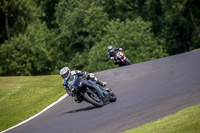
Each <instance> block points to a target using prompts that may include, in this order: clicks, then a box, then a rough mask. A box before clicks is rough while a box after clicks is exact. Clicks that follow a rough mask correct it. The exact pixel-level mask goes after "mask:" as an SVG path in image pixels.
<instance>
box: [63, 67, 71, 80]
mask: <svg viewBox="0 0 200 133" xmlns="http://www.w3.org/2000/svg"><path fill="white" fill-rule="evenodd" d="M70 74H71V71H70V69H69V68H68V67H63V68H62V69H60V75H61V76H62V77H63V79H65V80H68V79H69V76H70Z"/></svg>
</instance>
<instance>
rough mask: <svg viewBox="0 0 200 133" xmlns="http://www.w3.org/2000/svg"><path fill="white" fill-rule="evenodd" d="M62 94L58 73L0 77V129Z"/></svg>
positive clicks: (36, 110) (25, 116)
mask: <svg viewBox="0 0 200 133" xmlns="http://www.w3.org/2000/svg"><path fill="white" fill-rule="evenodd" d="M64 94H65V91H64V89H63V87H62V78H61V77H60V76H59V75H52V76H20V77H0V131H3V130H5V129H7V128H9V127H12V126H14V125H16V124H18V123H19V122H21V121H23V120H25V119H28V118H29V117H31V116H33V115H34V114H36V113H38V112H40V111H41V110H42V109H44V108H45V107H47V106H48V105H50V104H51V103H53V102H54V101H56V100H57V99H58V98H60V97H61V96H62V95H64Z"/></svg>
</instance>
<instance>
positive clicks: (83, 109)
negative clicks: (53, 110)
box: [63, 106, 97, 114]
mask: <svg viewBox="0 0 200 133" xmlns="http://www.w3.org/2000/svg"><path fill="white" fill-rule="evenodd" d="M96 108H97V107H95V106H88V107H84V108H80V109H75V110H72V111H68V112H64V113H63V114H66V113H77V112H81V111H88V110H93V109H96Z"/></svg>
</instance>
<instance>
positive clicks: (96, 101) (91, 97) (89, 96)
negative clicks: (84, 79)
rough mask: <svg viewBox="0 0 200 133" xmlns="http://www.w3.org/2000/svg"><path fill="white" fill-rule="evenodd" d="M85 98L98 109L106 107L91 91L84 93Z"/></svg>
mask: <svg viewBox="0 0 200 133" xmlns="http://www.w3.org/2000/svg"><path fill="white" fill-rule="evenodd" d="M84 98H85V100H86V101H88V102H89V103H91V104H93V105H94V106H96V107H102V106H103V105H104V104H103V101H102V99H100V98H99V97H98V96H97V95H96V94H95V93H93V92H91V91H86V92H85V93H84Z"/></svg>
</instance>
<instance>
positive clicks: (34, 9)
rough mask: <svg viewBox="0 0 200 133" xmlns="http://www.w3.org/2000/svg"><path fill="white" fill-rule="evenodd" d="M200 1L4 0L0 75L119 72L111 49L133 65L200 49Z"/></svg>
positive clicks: (1, 11) (1, 25) (1, 10)
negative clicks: (65, 69) (120, 50)
mask: <svg viewBox="0 0 200 133" xmlns="http://www.w3.org/2000/svg"><path fill="white" fill-rule="evenodd" d="M199 5H200V1H199V0H95V1H94V0H9V1H8V0H1V2H0V7H1V8H0V23H1V24H0V75H1V76H15V75H48V74H58V73H59V69H60V68H62V67H63V66H69V67H70V68H71V69H80V70H85V71H89V72H96V71H101V70H106V69H110V68H114V67H116V66H115V65H114V64H113V63H112V61H111V60H108V59H107V46H108V45H113V46H114V47H122V48H123V49H124V52H125V54H126V56H127V57H128V58H129V59H130V60H131V62H132V63H139V62H144V61H149V60H153V59H157V58H161V57H166V56H169V55H174V54H178V53H183V52H187V51H190V50H193V49H196V48H199V47H200V29H199V26H200V10H199Z"/></svg>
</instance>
